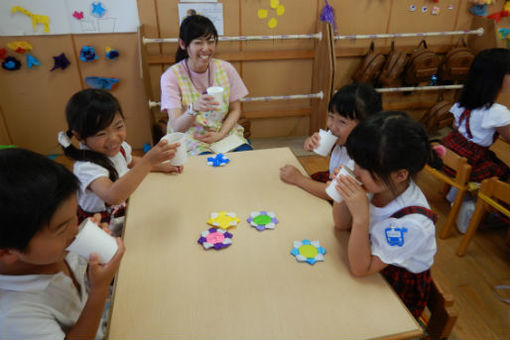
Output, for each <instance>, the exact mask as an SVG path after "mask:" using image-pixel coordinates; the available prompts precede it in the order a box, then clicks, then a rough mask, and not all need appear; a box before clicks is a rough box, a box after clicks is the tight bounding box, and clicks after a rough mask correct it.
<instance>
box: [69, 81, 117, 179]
mask: <svg viewBox="0 0 510 340" xmlns="http://www.w3.org/2000/svg"><path fill="white" fill-rule="evenodd" d="M117 113H119V114H120V115H121V116H122V118H124V114H123V113H122V109H121V107H120V104H119V102H118V100H117V99H116V98H115V97H114V96H112V95H111V94H110V93H109V92H106V91H103V90H95V89H86V90H82V91H80V92H77V93H75V94H74V95H73V96H72V97H71V99H69V101H68V102H67V106H66V118H67V124H68V126H69V129H68V130H67V131H66V134H67V136H68V137H69V138H71V137H72V136H73V132H75V133H77V134H78V135H79V136H80V138H82V139H84V138H87V137H89V136H93V135H95V134H96V133H98V132H99V131H101V130H104V129H106V128H107V127H108V126H109V125H110V124H111V123H112V122H113V119H114V118H115V115H116V114H117ZM62 148H63V149H64V154H65V155H66V156H68V157H69V158H71V159H74V160H75V161H89V162H92V163H96V164H98V165H100V166H102V167H104V168H105V169H107V170H108V172H109V178H110V180H111V181H115V180H116V179H117V178H118V177H119V175H118V173H117V171H116V170H115V168H114V166H113V164H112V162H111V160H110V159H109V158H108V157H107V156H106V155H103V154H102V153H99V152H96V151H93V150H78V149H77V148H75V147H74V145H72V144H71V145H69V146H68V147H64V146H62Z"/></svg>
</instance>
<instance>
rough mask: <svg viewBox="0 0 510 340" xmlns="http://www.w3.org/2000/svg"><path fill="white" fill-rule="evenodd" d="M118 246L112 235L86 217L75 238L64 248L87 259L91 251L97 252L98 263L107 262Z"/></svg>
mask: <svg viewBox="0 0 510 340" xmlns="http://www.w3.org/2000/svg"><path fill="white" fill-rule="evenodd" d="M118 248H119V246H118V245H117V241H115V239H114V238H113V237H111V236H110V235H108V233H106V232H105V231H104V230H103V229H101V228H100V227H98V225H97V224H95V223H94V222H92V221H91V220H90V219H88V218H87V219H85V220H84V221H83V222H82V223H81V224H80V227H79V231H78V234H77V235H76V238H75V239H74V241H73V243H71V245H70V246H69V247H67V248H66V250H68V251H70V252H73V253H76V254H78V255H80V256H83V257H84V258H86V259H89V257H90V254H91V253H97V254H99V262H100V263H108V262H110V260H111V259H112V257H113V255H115V253H116V252H117V249H118Z"/></svg>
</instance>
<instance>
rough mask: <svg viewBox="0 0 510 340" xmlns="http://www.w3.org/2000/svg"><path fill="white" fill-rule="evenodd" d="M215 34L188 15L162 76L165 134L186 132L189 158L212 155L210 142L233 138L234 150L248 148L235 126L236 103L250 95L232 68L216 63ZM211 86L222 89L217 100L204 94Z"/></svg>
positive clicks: (201, 18) (203, 19) (208, 25)
mask: <svg viewBox="0 0 510 340" xmlns="http://www.w3.org/2000/svg"><path fill="white" fill-rule="evenodd" d="M217 42H218V33H217V32H216V28H215V27H214V24H213V23H212V22H211V20H209V19H208V18H206V17H204V16H201V15H191V16H188V17H186V18H185V19H184V20H183V21H182V24H181V27H180V31H179V45H178V47H177V53H176V56H175V64H174V65H173V66H171V67H170V68H169V69H168V70H166V71H165V73H163V75H162V76H161V111H163V112H166V113H167V114H168V126H167V130H168V132H184V133H186V134H187V137H188V138H187V145H186V146H187V149H188V153H189V154H190V155H198V154H204V153H210V151H211V149H210V148H209V146H210V144H212V143H214V142H217V141H219V140H221V139H223V138H225V137H227V136H230V135H236V136H237V137H239V139H240V140H241V141H242V142H244V144H242V145H240V146H239V147H238V148H236V149H235V150H234V151H244V150H251V149H252V147H251V146H250V145H249V144H248V141H247V140H246V139H245V138H244V137H243V132H244V130H243V128H242V127H241V126H240V125H239V124H238V123H237V122H238V120H239V118H240V117H241V102H240V99H241V98H243V97H245V96H246V95H247V94H248V90H247V89H246V86H245V85H244V83H243V81H242V80H241V77H239V74H238V73H237V71H236V69H235V68H234V67H233V66H232V65H231V64H230V63H228V62H226V61H223V60H219V59H214V58H213V56H214V52H215V51H216V43H217ZM209 87H222V88H223V94H222V97H221V100H216V99H215V98H214V97H213V96H211V95H208V94H207V89H208V88H209Z"/></svg>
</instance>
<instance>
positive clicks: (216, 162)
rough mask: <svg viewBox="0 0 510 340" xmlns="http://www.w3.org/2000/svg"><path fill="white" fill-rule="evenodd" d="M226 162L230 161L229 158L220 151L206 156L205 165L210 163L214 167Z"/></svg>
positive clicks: (223, 164)
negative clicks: (214, 154) (212, 155)
mask: <svg viewBox="0 0 510 340" xmlns="http://www.w3.org/2000/svg"><path fill="white" fill-rule="evenodd" d="M228 162H230V159H228V158H226V157H224V155H223V154H222V153H219V154H217V155H216V156H214V157H208V158H207V165H211V166H213V167H215V168H216V167H218V166H225V165H226V164H227V163H228Z"/></svg>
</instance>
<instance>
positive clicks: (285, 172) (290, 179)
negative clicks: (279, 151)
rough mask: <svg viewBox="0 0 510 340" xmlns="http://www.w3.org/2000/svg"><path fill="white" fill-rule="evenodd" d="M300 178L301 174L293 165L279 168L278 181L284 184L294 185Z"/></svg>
mask: <svg viewBox="0 0 510 340" xmlns="http://www.w3.org/2000/svg"><path fill="white" fill-rule="evenodd" d="M300 176H302V175H301V172H299V170H298V169H297V168H296V167H295V166H293V165H290V164H286V165H285V166H283V167H282V168H280V179H281V180H282V181H283V182H285V183H288V184H296V183H297V181H298V179H299V177H300Z"/></svg>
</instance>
